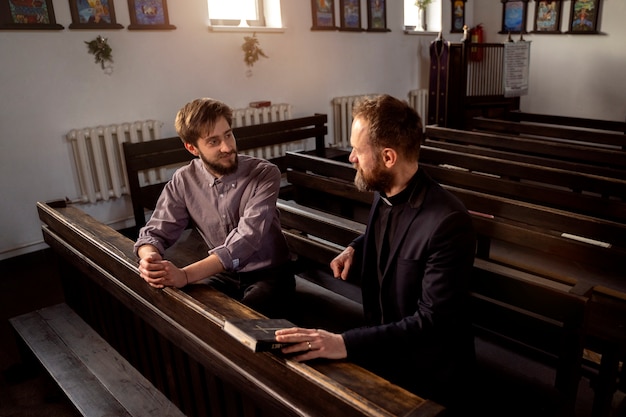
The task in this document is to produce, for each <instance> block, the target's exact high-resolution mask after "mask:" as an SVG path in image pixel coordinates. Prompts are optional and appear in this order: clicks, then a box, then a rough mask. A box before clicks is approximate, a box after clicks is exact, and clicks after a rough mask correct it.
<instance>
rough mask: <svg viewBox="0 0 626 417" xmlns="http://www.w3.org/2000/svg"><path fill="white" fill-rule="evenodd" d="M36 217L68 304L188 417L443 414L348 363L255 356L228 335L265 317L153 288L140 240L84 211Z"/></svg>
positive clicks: (228, 303) (191, 290)
mask: <svg viewBox="0 0 626 417" xmlns="http://www.w3.org/2000/svg"><path fill="white" fill-rule="evenodd" d="M37 208H38V213H39V216H40V219H41V221H42V223H43V226H42V230H43V234H44V239H45V241H46V243H48V244H49V245H50V246H51V247H52V249H53V250H54V251H55V252H56V253H57V254H58V255H59V258H60V259H59V261H60V265H61V267H62V277H63V280H64V289H65V296H66V301H67V303H68V304H69V305H70V306H72V308H73V309H74V310H75V311H76V312H77V313H78V314H79V315H80V316H81V317H83V319H84V320H85V321H86V322H87V323H88V324H89V325H90V326H91V327H93V328H94V329H95V330H97V331H98V333H99V334H101V335H102V336H103V337H104V338H105V339H106V340H107V342H108V343H110V344H111V345H112V346H113V347H114V348H115V349H116V350H118V352H120V354H121V355H122V356H124V357H125V358H126V359H127V360H128V361H129V362H130V363H131V364H132V366H134V367H135V368H137V369H138V370H139V371H140V372H141V373H142V374H144V375H145V376H146V378H148V379H149V380H150V381H151V382H152V383H153V384H154V385H155V386H156V387H157V388H158V389H159V390H160V391H161V392H163V393H164V394H165V395H166V396H167V397H168V398H169V399H170V401H172V402H173V403H174V404H175V405H176V406H177V407H179V408H180V410H181V411H182V412H183V413H185V414H186V415H188V416H196V415H197V416H205V415H246V416H252V415H254V416H257V417H262V416H292V415H293V416H296V415H329V416H330V415H341V416H407V415H411V416H439V415H441V414H442V413H443V411H444V410H443V408H442V407H441V406H439V405H438V404H435V403H433V402H431V401H428V400H425V399H423V398H420V397H418V396H416V395H414V394H411V393H409V392H407V391H405V390H403V389H401V388H399V387H397V386H394V385H392V384H389V383H388V382H387V381H385V380H382V379H381V378H379V377H377V376H376V375H374V374H372V373H370V372H367V371H366V370H364V369H362V368H360V367H357V366H355V365H352V364H350V363H348V362H339V361H315V362H311V363H297V362H293V361H291V360H289V358H287V357H283V356H281V355H280V354H275V353H272V352H262V353H254V354H253V353H251V352H250V350H249V349H248V348H247V347H246V346H244V345H243V344H241V343H240V342H238V341H237V340H236V339H234V338H232V337H231V336H230V335H228V334H227V333H226V332H224V331H223V330H222V326H223V323H224V320H225V319H226V318H244V317H260V315H259V314H258V313H256V312H255V311H253V310H250V309H248V308H247V307H245V306H243V305H241V304H240V303H237V302H236V301H234V300H232V299H230V298H229V297H227V296H225V295H223V294H221V293H219V292H218V291H215V290H212V289H211V288H209V287H207V286H205V285H190V286H188V287H187V288H185V290H184V291H181V290H178V289H175V288H165V289H163V290H157V289H154V288H151V287H149V286H148V285H146V284H145V282H144V281H143V280H142V279H140V278H139V276H138V272H137V269H136V262H135V260H134V255H133V253H132V243H133V242H132V241H131V240H129V239H127V238H125V237H124V236H122V235H121V234H119V233H118V232H116V231H114V230H112V229H111V228H109V227H107V226H105V225H103V224H101V223H99V222H97V221H96V220H94V219H93V218H91V217H89V216H88V215H86V214H85V213H84V212H82V211H80V210H79V209H77V208H76V207H73V206H64V205H63V204H58V205H54V206H52V205H50V204H44V203H38V205H37ZM201 256H202V255H201ZM302 393H306V395H303V394H302Z"/></svg>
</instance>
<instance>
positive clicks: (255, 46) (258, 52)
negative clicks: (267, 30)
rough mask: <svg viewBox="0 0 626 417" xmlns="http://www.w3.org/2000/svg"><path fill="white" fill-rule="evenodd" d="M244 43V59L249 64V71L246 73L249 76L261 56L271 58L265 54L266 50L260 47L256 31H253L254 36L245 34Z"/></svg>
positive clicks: (242, 47) (242, 46)
mask: <svg viewBox="0 0 626 417" xmlns="http://www.w3.org/2000/svg"><path fill="white" fill-rule="evenodd" d="M243 40H244V42H243V45H241V49H242V50H243V53H244V56H243V61H244V62H245V63H246V65H247V66H248V71H246V75H247V76H248V77H251V76H252V67H253V66H254V64H255V63H256V62H257V61H258V60H259V58H260V57H263V58H269V57H268V56H267V55H265V52H263V50H262V49H261V48H260V47H259V40H258V39H257V37H256V33H253V34H252V36H244V37H243Z"/></svg>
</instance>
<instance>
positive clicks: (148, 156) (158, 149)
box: [122, 114, 328, 229]
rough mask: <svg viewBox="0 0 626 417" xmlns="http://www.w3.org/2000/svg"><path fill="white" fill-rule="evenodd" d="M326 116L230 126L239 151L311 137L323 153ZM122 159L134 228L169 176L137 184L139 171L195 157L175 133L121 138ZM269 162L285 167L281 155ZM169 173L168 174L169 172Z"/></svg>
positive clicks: (139, 178)
mask: <svg viewBox="0 0 626 417" xmlns="http://www.w3.org/2000/svg"><path fill="white" fill-rule="evenodd" d="M327 119H328V117H327V116H326V115H325V114H315V115H313V116H308V117H300V118H295V119H289V120H284V121H279V122H270V123H263V124H258V125H252V126H244V127H237V128H234V129H233V133H234V135H235V138H237V148H238V150H239V151H249V150H253V149H258V148H264V147H266V146H275V145H281V144H285V143H289V142H298V141H301V140H306V139H311V138H314V140H315V150H314V154H316V155H325V143H324V141H325V135H326V133H328V127H327V125H326V123H327ZM122 146H123V151H124V162H125V168H126V174H127V178H128V187H129V194H130V197H131V201H132V206H133V214H134V217H135V225H136V228H137V229H138V228H140V227H142V226H143V225H145V223H146V218H145V216H146V209H147V210H153V209H154V206H155V204H156V201H157V199H158V197H159V195H160V193H161V190H162V189H163V187H164V185H165V183H166V182H167V181H168V179H169V175H165V178H162V179H161V180H160V181H155V182H153V183H149V184H147V185H143V184H141V176H142V173H143V172H145V171H146V170H150V169H155V168H165V167H170V168H171V167H175V166H179V165H183V164H184V163H187V162H189V161H190V160H192V159H193V158H195V157H194V156H193V155H192V154H190V153H189V152H188V151H187V150H186V149H185V148H184V147H183V144H182V141H181V139H180V138H179V137H177V136H176V137H172V138H166V139H158V140H154V141H149V142H138V143H131V142H124V143H123V144H122ZM271 162H273V163H275V164H276V165H278V166H279V168H281V170H282V171H284V170H285V163H284V157H277V158H275V159H272V160H271ZM170 175H171V174H170Z"/></svg>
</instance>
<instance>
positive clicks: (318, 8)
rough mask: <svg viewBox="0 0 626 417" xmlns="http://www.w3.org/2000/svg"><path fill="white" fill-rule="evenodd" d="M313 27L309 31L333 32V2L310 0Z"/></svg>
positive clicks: (334, 27)
mask: <svg viewBox="0 0 626 417" xmlns="http://www.w3.org/2000/svg"><path fill="white" fill-rule="evenodd" d="M311 13H312V15H313V26H311V30H335V29H337V27H336V26H335V2H334V0H311Z"/></svg>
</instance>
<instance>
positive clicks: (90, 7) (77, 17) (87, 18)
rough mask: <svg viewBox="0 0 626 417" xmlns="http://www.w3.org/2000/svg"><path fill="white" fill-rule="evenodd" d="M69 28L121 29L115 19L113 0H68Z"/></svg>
mask: <svg viewBox="0 0 626 417" xmlns="http://www.w3.org/2000/svg"><path fill="white" fill-rule="evenodd" d="M69 2H70V13H71V14H72V23H71V24H70V25H69V28H70V29H122V28H123V27H124V26H122V25H120V24H119V23H117V22H116V21H115V4H114V3H113V0H69Z"/></svg>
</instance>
